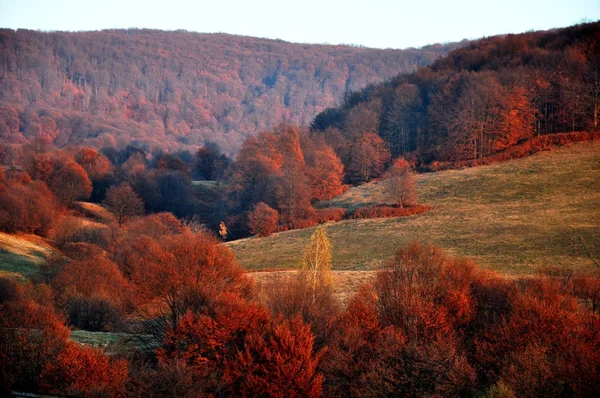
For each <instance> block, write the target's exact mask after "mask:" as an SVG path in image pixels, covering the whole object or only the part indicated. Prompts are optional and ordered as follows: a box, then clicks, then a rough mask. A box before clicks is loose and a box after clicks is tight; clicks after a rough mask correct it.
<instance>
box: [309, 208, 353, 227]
mask: <svg viewBox="0 0 600 398" xmlns="http://www.w3.org/2000/svg"><path fill="white" fill-rule="evenodd" d="M345 217H346V210H345V209H342V208H340V207H327V208H325V209H317V210H315V220H316V222H317V223H318V224H323V223H326V222H328V221H336V222H337V221H341V220H343V219H344V218H345Z"/></svg>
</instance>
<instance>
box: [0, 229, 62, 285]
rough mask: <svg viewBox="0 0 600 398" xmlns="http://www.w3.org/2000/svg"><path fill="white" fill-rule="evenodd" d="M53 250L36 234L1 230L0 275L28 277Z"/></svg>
mask: <svg viewBox="0 0 600 398" xmlns="http://www.w3.org/2000/svg"><path fill="white" fill-rule="evenodd" d="M52 252H53V250H52V248H51V247H50V246H49V245H47V244H46V243H45V242H44V241H43V239H42V238H40V237H37V236H35V235H9V234H6V233H3V232H0V276H8V277H11V278H17V279H24V278H28V277H30V276H31V275H32V274H33V273H34V272H35V270H36V269H37V267H38V265H39V264H41V263H42V262H43V261H44V260H45V259H46V258H48V257H49V256H50V255H51V254H52Z"/></svg>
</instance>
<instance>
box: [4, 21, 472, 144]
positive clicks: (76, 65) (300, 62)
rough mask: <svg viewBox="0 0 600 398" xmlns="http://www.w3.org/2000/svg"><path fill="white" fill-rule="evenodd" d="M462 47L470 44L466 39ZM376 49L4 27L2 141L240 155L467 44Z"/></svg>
mask: <svg viewBox="0 0 600 398" xmlns="http://www.w3.org/2000/svg"><path fill="white" fill-rule="evenodd" d="M463 44H464V43H463ZM459 46H460V44H449V45H432V46H427V47H424V48H422V49H406V50H392V49H387V50H377V49H367V48H361V47H352V46H331V45H307V44H295V43H287V42H284V41H280V40H267V39H259V38H253V37H244V36H232V35H226V34H199V33H192V32H185V31H176V32H164V31H152V30H136V29H132V30H107V31H100V32H76V33H67V32H36V31H27V30H21V29H20V30H18V31H13V30H8V29H3V30H0V71H1V72H0V139H2V141H3V142H14V143H22V142H25V141H26V140H27V139H30V138H34V137H38V136H42V137H44V138H46V139H47V140H49V141H51V142H52V143H53V144H54V145H56V146H64V145H67V144H84V145H89V146H94V147H103V146H124V145H127V144H135V145H138V146H141V147H143V148H145V149H151V148H154V147H161V148H163V149H170V150H174V149H179V148H190V149H191V148H194V147H196V146H198V145H202V144H204V143H205V142H206V141H214V142H216V143H218V144H219V145H220V146H221V147H222V148H223V149H224V150H225V151H226V152H228V153H230V154H231V153H234V152H235V151H236V150H237V149H239V146H240V145H241V142H242V140H243V139H244V138H245V137H247V136H249V135H253V134H255V133H256V132H257V131H260V130H264V129H267V128H270V127H272V126H274V125H276V124H277V123H279V122H281V121H288V122H290V123H295V124H306V123H308V122H310V120H311V119H312V118H313V117H314V116H315V115H316V114H317V113H318V112H320V111H322V110H323V109H325V108H326V107H329V106H333V105H334V104H335V103H336V101H339V100H340V99H341V98H342V97H343V95H344V94H345V93H346V92H347V91H349V90H357V89H359V88H362V87H364V86H366V85H367V84H371V83H378V82H381V81H383V80H385V79H388V78H391V77H392V76H395V75H397V74H398V73H404V72H411V71H413V70H415V69H416V68H417V67H420V66H423V65H428V64H430V63H432V62H433V61H434V60H435V59H437V58H439V57H440V56H443V55H445V54H447V53H448V51H450V50H452V49H454V48H457V47H459Z"/></svg>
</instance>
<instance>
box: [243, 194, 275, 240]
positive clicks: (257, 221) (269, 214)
mask: <svg viewBox="0 0 600 398" xmlns="http://www.w3.org/2000/svg"><path fill="white" fill-rule="evenodd" d="M278 219H279V213H277V210H275V209H273V208H271V207H270V206H269V205H267V204H266V203H263V202H260V203H258V204H257V205H256V206H254V209H253V210H252V211H251V212H250V213H248V227H249V228H250V232H252V233H253V234H256V235H258V236H269V235H271V234H272V233H273V232H274V231H275V229H276V228H277V220H278Z"/></svg>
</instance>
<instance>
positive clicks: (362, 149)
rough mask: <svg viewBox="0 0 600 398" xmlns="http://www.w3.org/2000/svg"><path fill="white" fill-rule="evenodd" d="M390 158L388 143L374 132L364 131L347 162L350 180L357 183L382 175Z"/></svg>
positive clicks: (351, 149) (353, 144) (353, 145)
mask: <svg viewBox="0 0 600 398" xmlns="http://www.w3.org/2000/svg"><path fill="white" fill-rule="evenodd" d="M389 160H390V152H389V149H388V144H387V143H386V142H385V141H383V140H382V139H381V137H379V136H378V135H377V134H375V133H373V132H366V133H364V134H363V135H361V136H360V137H358V138H357V139H356V140H355V141H354V142H353V143H352V147H351V148H350V160H349V163H348V164H346V169H347V178H348V181H350V182H351V183H353V184H357V183H361V182H368V181H370V180H371V179H373V178H377V177H379V176H381V174H382V173H383V171H384V169H385V165H386V164H387V162H388V161H389Z"/></svg>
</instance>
